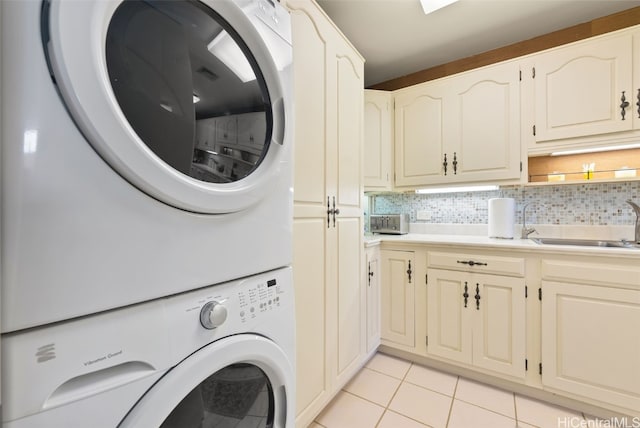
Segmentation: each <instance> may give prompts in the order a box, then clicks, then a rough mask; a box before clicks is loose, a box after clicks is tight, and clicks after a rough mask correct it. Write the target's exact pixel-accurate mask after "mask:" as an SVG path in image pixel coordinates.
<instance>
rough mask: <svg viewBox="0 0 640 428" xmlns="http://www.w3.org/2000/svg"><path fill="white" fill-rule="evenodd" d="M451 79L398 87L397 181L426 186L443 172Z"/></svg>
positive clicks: (396, 124)
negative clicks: (445, 122) (400, 88)
mask: <svg viewBox="0 0 640 428" xmlns="http://www.w3.org/2000/svg"><path fill="white" fill-rule="evenodd" d="M446 82H447V81H441V80H439V81H435V82H427V83H422V84H420V85H417V86H413V87H410V88H407V89H402V90H400V91H397V92H396V94H395V95H394V98H395V120H394V123H395V141H394V143H395V185H396V186H398V187H417V186H424V185H427V184H429V183H430V182H434V181H437V180H439V179H440V178H441V177H442V176H443V166H442V161H443V158H444V153H445V151H446V150H447V148H445V141H446V138H445V129H444V128H445V125H444V123H443V122H444V114H445V97H446V95H447V93H448V91H447V89H448V87H447V84H446Z"/></svg>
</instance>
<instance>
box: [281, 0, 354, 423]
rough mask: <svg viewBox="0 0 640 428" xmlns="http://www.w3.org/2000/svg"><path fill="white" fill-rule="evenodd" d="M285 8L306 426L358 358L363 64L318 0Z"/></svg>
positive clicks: (300, 413)
mask: <svg viewBox="0 0 640 428" xmlns="http://www.w3.org/2000/svg"><path fill="white" fill-rule="evenodd" d="M286 5H287V7H288V8H289V10H290V12H291V17H292V26H293V39H294V40H295V43H294V47H293V54H294V58H295V61H294V85H295V87H294V90H295V94H296V99H295V103H294V106H295V120H296V131H295V142H294V191H293V198H294V207H293V216H294V220H293V271H294V283H295V291H296V323H297V324H296V332H297V334H296V340H297V344H296V345H297V346H296V349H297V355H296V365H297V374H298V375H297V386H296V401H297V418H296V426H300V427H303V426H308V425H309V424H310V423H311V422H312V421H313V419H314V418H315V416H316V415H317V414H318V413H319V412H320V411H321V410H322V409H323V408H324V406H325V405H326V404H328V402H329V401H330V400H331V398H332V397H333V396H334V395H335V394H336V393H337V392H338V391H339V390H340V388H342V386H344V384H345V383H346V382H347V381H348V380H349V379H350V378H351V376H352V375H353V374H355V373H356V372H357V370H358V369H359V368H360V367H361V366H362V365H363V364H364V356H365V346H366V324H365V317H366V294H365V293H366V290H365V288H364V284H363V282H362V268H363V266H364V248H363V243H362V236H363V229H364V228H363V210H362V197H361V195H362V191H363V183H362V133H363V124H362V123H363V108H364V96H363V92H364V89H363V70H364V67H363V59H362V57H361V56H360V55H359V54H358V53H357V52H356V51H355V50H354V49H353V48H352V47H351V45H350V44H349V43H348V42H347V41H346V40H345V39H344V38H343V36H342V35H341V34H340V33H339V32H338V30H337V29H336V28H335V27H334V26H333V24H332V23H331V22H330V21H329V19H328V18H327V17H326V15H325V14H324V13H323V12H322V10H321V9H320V8H319V7H318V6H317V5H316V3H315V2H311V1H308V0H288V1H287V4H286Z"/></svg>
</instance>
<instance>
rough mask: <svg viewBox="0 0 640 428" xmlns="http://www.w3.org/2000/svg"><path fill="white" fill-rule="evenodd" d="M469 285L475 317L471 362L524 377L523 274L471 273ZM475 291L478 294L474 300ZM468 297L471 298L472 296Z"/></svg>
mask: <svg viewBox="0 0 640 428" xmlns="http://www.w3.org/2000/svg"><path fill="white" fill-rule="evenodd" d="M472 285H473V299H474V300H473V302H474V303H473V310H474V312H475V316H476V317H478V318H477V320H476V321H474V322H473V365H474V366H477V367H482V368H485V369H487V370H492V371H494V372H499V373H504V374H506V375H510V376H514V377H518V378H524V377H525V357H526V301H525V296H524V294H525V293H524V291H525V283H524V278H511V277H506V276H497V275H473V277H472ZM476 292H478V293H477V296H479V298H478V299H477V300H476ZM469 294H471V292H470V293H469ZM469 298H470V299H471V298H472V296H470V297H469ZM476 302H477V303H476Z"/></svg>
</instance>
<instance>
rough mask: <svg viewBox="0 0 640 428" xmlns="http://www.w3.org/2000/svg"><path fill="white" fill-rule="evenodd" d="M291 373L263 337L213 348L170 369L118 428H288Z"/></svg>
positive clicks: (229, 339)
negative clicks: (246, 427)
mask: <svg viewBox="0 0 640 428" xmlns="http://www.w3.org/2000/svg"><path fill="white" fill-rule="evenodd" d="M294 383H295V382H294V373H293V367H292V366H291V365H290V364H289V360H288V358H287V356H286V355H285V353H284V352H283V351H282V350H281V349H280V348H279V347H277V346H276V345H275V344H274V343H273V342H272V341H270V340H268V339H265V338H264V337H262V336H256V335H253V334H243V335H237V336H230V337H227V338H224V339H221V340H219V341H217V342H214V343H212V344H210V345H208V346H205V347H204V348H202V349H200V350H199V351H197V352H195V353H194V354H192V355H191V356H189V357H188V358H186V359H185V360H184V361H182V362H181V363H180V364H178V365H177V366H176V367H174V368H173V369H171V370H170V371H169V372H168V373H167V374H166V375H165V376H164V377H163V378H161V379H160V380H159V381H158V382H157V383H156V384H155V385H154V386H153V387H152V388H151V389H150V390H149V391H147V393H146V394H145V395H144V396H143V397H142V398H141V399H140V401H138V403H137V404H136V405H135V407H134V408H133V409H132V410H131V411H130V412H129V414H128V415H127V416H126V417H125V418H124V420H123V421H122V422H121V423H120V425H119V427H120V428H137V427H161V428H201V427H220V428H224V427H229V428H231V427H237V426H252V427H264V428H267V427H280V428H284V427H293V426H294V424H295V407H294V402H293V399H294V393H293V387H294Z"/></svg>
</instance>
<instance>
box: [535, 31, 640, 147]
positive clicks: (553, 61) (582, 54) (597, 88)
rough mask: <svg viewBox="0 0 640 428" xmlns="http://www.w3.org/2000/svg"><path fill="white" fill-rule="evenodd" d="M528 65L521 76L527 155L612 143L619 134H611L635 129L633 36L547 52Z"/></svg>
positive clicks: (639, 89) (639, 92)
mask: <svg viewBox="0 0 640 428" xmlns="http://www.w3.org/2000/svg"><path fill="white" fill-rule="evenodd" d="M636 32H637V30H636ZM636 37H638V35H636ZM531 60H532V63H531V64H532V68H531V70H527V73H525V74H526V75H527V76H528V78H529V79H531V80H532V82H533V87H534V88H533V90H532V92H533V97H534V100H533V101H532V103H533V105H535V107H534V111H535V113H534V115H535V117H534V123H533V127H532V129H531V133H532V134H533V138H532V140H530V141H532V142H531V143H530V144H529V146H530V147H529V149H530V152H532V153H536V152H544V151H545V148H546V147H552V146H558V145H559V146H566V145H576V144H578V145H583V144H584V143H585V142H586V143H590V142H592V141H595V140H599V141H606V140H607V139H609V140H614V141H615V142H616V143H617V142H619V141H620V134H618V135H611V134H612V133H619V132H621V131H631V130H633V129H638V128H640V118H639V111H638V110H639V109H640V106H639V105H638V104H637V103H638V102H640V99H639V98H638V97H639V96H640V79H638V78H637V77H636V78H634V73H635V74H636V75H637V74H639V73H640V64H638V62H637V61H638V59H636V65H635V67H634V34H633V31H629V30H624V31H621V32H617V33H614V34H609V35H605V36H601V37H598V38H596V39H589V40H585V41H581V42H578V43H574V44H571V45H568V46H565V47H560V48H556V49H552V50H549V51H546V52H543V53H540V54H537V55H535V56H533V57H532V58H531ZM634 80H635V82H634ZM589 138H590V139H589Z"/></svg>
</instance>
